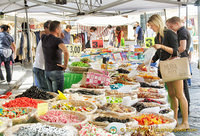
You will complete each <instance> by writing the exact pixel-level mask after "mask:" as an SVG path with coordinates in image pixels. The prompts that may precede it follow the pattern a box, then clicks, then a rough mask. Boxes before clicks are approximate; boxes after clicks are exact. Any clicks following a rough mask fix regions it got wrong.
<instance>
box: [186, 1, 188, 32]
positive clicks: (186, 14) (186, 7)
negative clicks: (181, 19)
mask: <svg viewBox="0 0 200 136" xmlns="http://www.w3.org/2000/svg"><path fill="white" fill-rule="evenodd" d="M187 2H188V0H187ZM188 20H189V18H188V5H186V28H187V29H188Z"/></svg>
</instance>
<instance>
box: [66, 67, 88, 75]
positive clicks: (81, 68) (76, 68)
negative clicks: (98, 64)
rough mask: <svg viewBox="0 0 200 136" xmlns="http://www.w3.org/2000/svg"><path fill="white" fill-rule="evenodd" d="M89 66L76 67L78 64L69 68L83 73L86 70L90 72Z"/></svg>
mask: <svg viewBox="0 0 200 136" xmlns="http://www.w3.org/2000/svg"><path fill="white" fill-rule="evenodd" d="M88 69H89V67H76V66H69V70H70V71H72V72H74V73H80V74H83V73H84V72H88Z"/></svg>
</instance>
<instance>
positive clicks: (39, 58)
mask: <svg viewBox="0 0 200 136" xmlns="http://www.w3.org/2000/svg"><path fill="white" fill-rule="evenodd" d="M33 67H34V68H39V69H41V70H44V69H45V61H44V53H43V50H42V41H41V40H40V41H39V43H38V46H37V49H36V55H35V62H34V63H33Z"/></svg>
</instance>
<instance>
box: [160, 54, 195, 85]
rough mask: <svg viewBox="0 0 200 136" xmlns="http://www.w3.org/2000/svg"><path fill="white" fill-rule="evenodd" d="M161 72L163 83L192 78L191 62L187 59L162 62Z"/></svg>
mask: <svg viewBox="0 0 200 136" xmlns="http://www.w3.org/2000/svg"><path fill="white" fill-rule="evenodd" d="M160 72H161V75H162V80H163V82H170V81H176V80H184V79H188V78H191V73H190V67H189V60H188V58H187V57H183V58H175V59H171V60H165V61H160Z"/></svg>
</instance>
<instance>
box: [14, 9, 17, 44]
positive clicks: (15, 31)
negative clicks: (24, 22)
mask: <svg viewBox="0 0 200 136" xmlns="http://www.w3.org/2000/svg"><path fill="white" fill-rule="evenodd" d="M14 38H15V44H16V41H17V14H16V13H15V29H14Z"/></svg>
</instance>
